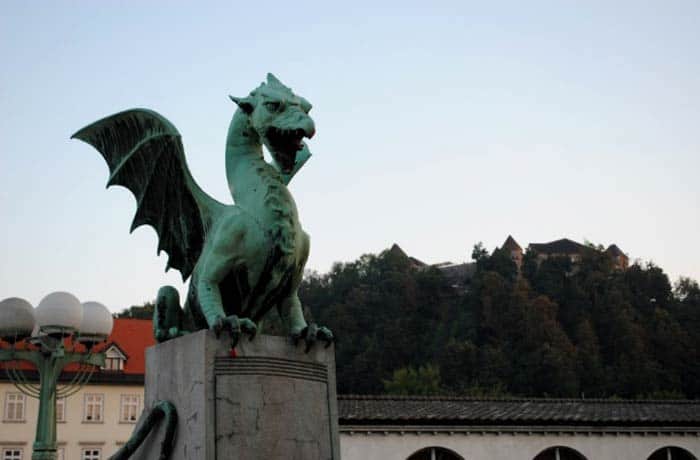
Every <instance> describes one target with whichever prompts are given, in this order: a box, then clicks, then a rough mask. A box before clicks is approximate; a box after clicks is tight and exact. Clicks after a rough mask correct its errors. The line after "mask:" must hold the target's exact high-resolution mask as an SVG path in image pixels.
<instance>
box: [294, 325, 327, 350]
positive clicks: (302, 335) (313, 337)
mask: <svg viewBox="0 0 700 460" xmlns="http://www.w3.org/2000/svg"><path fill="white" fill-rule="evenodd" d="M292 340H293V341H294V345H297V344H298V343H299V341H300V340H303V341H304V342H305V343H306V348H305V349H304V353H308V352H309V351H311V347H313V345H314V344H315V343H316V342H325V344H326V345H325V348H328V347H330V346H331V344H332V343H333V342H334V341H335V337H334V336H333V333H332V332H331V330H330V329H328V328H327V327H325V326H321V327H319V326H318V325H316V324H315V323H311V324H309V325H308V326H306V327H305V328H304V329H302V330H301V331H299V332H297V333H292Z"/></svg>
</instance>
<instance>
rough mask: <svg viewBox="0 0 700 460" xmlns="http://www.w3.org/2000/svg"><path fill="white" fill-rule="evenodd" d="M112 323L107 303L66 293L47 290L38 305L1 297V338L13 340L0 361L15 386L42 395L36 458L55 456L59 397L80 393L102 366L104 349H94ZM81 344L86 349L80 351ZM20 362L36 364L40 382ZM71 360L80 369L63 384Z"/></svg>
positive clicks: (48, 459)
mask: <svg viewBox="0 0 700 460" xmlns="http://www.w3.org/2000/svg"><path fill="white" fill-rule="evenodd" d="M112 325H113V320H112V315H111V314H110V313H109V310H107V308H106V307H105V306H104V305H101V304H99V303H97V302H86V303H84V304H82V305H81V304H80V301H79V300H78V299H77V298H76V297H75V296H73V295H72V294H69V293H67V292H54V293H52V294H49V295H47V296H46V297H44V299H42V301H41V302H39V305H38V306H37V308H36V309H34V308H32V306H31V305H30V304H29V302H27V301H26V300H23V299H19V298H17V297H11V298H9V299H5V300H3V301H2V302H0V338H1V339H3V340H4V341H5V342H7V343H9V347H4V348H0V361H7V362H8V364H6V365H5V371H6V373H7V375H8V377H9V379H10V380H11V381H12V383H13V384H14V385H15V387H17V389H18V390H19V391H21V392H22V393H24V394H25V395H27V396H30V397H33V398H37V399H38V400H39V414H38V418H37V424H36V437H35V440H34V445H33V452H32V460H55V459H56V398H67V397H69V396H71V395H73V394H75V393H77V392H78V391H79V390H80V388H81V387H82V386H83V385H84V384H85V383H87V382H88V380H89V379H90V377H91V376H92V373H93V372H94V370H95V367H96V366H104V362H105V355H104V353H94V352H92V348H93V346H94V345H96V344H98V343H100V342H103V341H105V340H106V339H107V337H108V336H109V334H110V333H111V332H112ZM79 343H81V344H83V345H84V346H85V348H86V350H87V352H79V351H77V350H76V346H77V345H78V344H79ZM20 361H28V362H30V363H32V364H33V365H34V367H36V370H37V371H38V374H39V385H38V386H37V385H34V384H32V383H30V382H29V380H28V379H27V378H26V377H25V375H24V373H23V371H22V370H21V369H20V367H19V366H18V363H19V362H20ZM13 364H14V365H13ZM69 364H78V371H77V372H76V373H75V375H74V376H73V378H72V379H71V381H70V382H69V383H68V385H65V386H62V387H60V388H59V387H58V378H59V376H60V375H61V372H62V371H63V369H64V368H65V367H66V366H68V365H69Z"/></svg>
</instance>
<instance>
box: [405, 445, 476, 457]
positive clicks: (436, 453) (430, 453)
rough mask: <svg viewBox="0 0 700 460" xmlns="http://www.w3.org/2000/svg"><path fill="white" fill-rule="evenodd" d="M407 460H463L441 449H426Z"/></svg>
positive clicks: (447, 450)
mask: <svg viewBox="0 0 700 460" xmlns="http://www.w3.org/2000/svg"><path fill="white" fill-rule="evenodd" d="M408 460H464V459H463V458H462V457H460V456H459V455H457V454H455V453H454V452H452V451H451V450H449V449H445V448H443V447H426V448H425V449H421V450H419V451H418V452H416V453H415V454H413V455H411V456H410V457H408Z"/></svg>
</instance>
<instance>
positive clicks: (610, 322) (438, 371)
mask: <svg viewBox="0 0 700 460" xmlns="http://www.w3.org/2000/svg"><path fill="white" fill-rule="evenodd" d="M472 256H473V258H474V260H475V261H476V264H477V269H476V273H475V274H474V275H473V277H472V278H471V280H470V282H469V283H468V284H467V285H466V289H465V288H459V289H455V288H453V287H450V286H448V283H446V282H445V280H444V279H443V276H442V274H441V272H440V271H439V270H438V269H436V268H428V269H423V270H417V269H415V268H412V265H411V263H410V260H409V259H408V258H407V257H405V255H401V254H397V253H396V252H393V251H385V252H384V253H382V254H379V255H365V256H362V257H361V258H360V259H359V260H357V261H354V262H350V263H343V264H336V265H335V266H334V267H333V268H332V270H331V271H330V272H329V273H327V274H323V275H319V274H313V273H312V274H309V275H308V276H307V277H306V279H305V281H304V283H303V286H302V290H301V293H300V296H301V299H302V303H303V304H304V305H305V306H306V307H308V309H309V310H310V313H311V315H312V316H313V319H314V320H315V321H316V322H318V323H319V324H323V325H327V326H329V327H330V328H331V329H332V330H333V331H334V333H335V334H336V335H337V337H338V344H337V374H338V392H339V393H341V394H343V393H345V394H347V393H383V392H391V393H404V394H405V393H412V394H459V395H473V396H488V395H493V396H500V395H523V396H552V397H554V396H557V397H580V396H581V395H585V397H653V398H681V397H689V398H697V397H700V355H699V351H700V288H699V287H698V284H697V282H695V281H692V280H689V279H681V280H679V281H678V282H677V283H676V285H675V287H672V285H671V283H670V282H669V279H668V277H667V275H666V274H665V273H664V272H663V270H662V269H661V268H660V267H657V266H655V265H653V264H651V263H649V264H645V265H639V264H635V265H632V266H631V267H630V268H629V269H627V270H626V271H615V270H613V268H612V266H611V263H610V259H609V258H608V257H607V256H605V255H604V254H602V253H600V252H598V251H590V253H589V254H587V255H586V256H585V257H584V258H583V260H582V261H581V262H580V263H578V264H576V265H575V266H572V263H571V262H570V261H569V260H568V259H566V258H550V259H547V260H545V261H544V262H542V263H541V264H540V265H539V266H538V264H537V263H536V261H535V257H534V256H533V255H532V254H529V253H526V255H525V259H524V262H523V269H522V276H518V275H517V270H516V266H515V264H514V263H513V262H512V261H511V259H510V257H509V255H508V254H507V253H506V252H505V251H503V250H496V251H494V252H493V253H491V254H489V253H488V252H487V251H485V250H484V248H483V247H482V246H481V245H477V246H476V247H475V248H474V252H473V254H472Z"/></svg>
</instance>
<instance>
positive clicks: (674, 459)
mask: <svg viewBox="0 0 700 460" xmlns="http://www.w3.org/2000/svg"><path fill="white" fill-rule="evenodd" d="M647 460H698V459H697V458H695V455H693V454H691V453H690V452H688V451H687V450H685V449H681V448H680V447H673V446H668V447H662V448H661V449H658V450H655V451H654V453H653V454H651V455H650V456H649V458H648V459H647Z"/></svg>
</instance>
